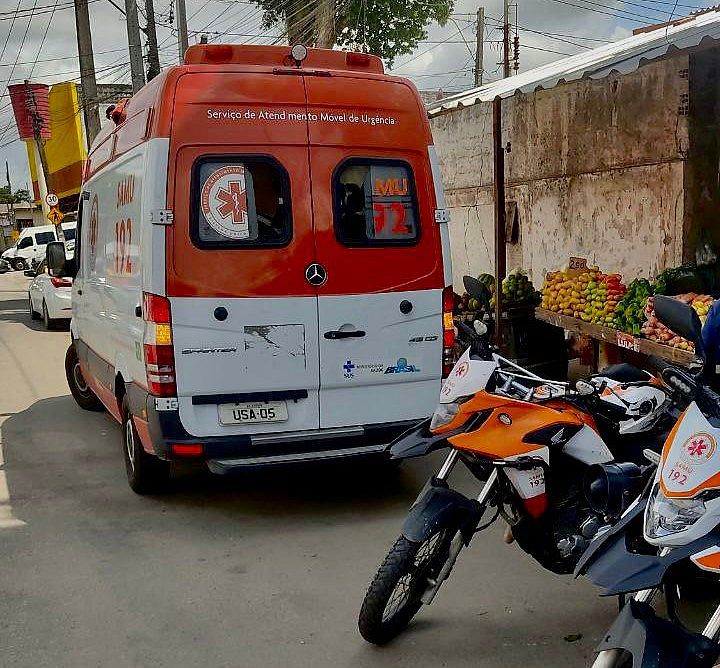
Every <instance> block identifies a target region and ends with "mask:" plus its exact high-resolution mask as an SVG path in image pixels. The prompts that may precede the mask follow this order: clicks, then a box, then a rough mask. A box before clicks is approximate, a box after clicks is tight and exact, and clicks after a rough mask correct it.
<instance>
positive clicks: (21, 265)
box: [12, 257, 28, 271]
mask: <svg viewBox="0 0 720 668" xmlns="http://www.w3.org/2000/svg"><path fill="white" fill-rule="evenodd" d="M12 266H13V269H14V270H15V271H25V270H26V269H27V268H28V266H27V262H25V260H24V259H23V258H21V257H16V258H15V259H14V260H13V261H12Z"/></svg>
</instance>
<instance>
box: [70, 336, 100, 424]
mask: <svg viewBox="0 0 720 668" xmlns="http://www.w3.org/2000/svg"><path fill="white" fill-rule="evenodd" d="M65 377H66V378H67V384H68V387H69V388H70V394H72V395H73V399H75V402H76V403H77V405H78V406H80V408H82V409H83V410H86V411H102V410H105V407H104V406H103V405H102V403H100V399H98V398H97V396H95V393H94V392H93V391H92V390H91V389H90V387H89V386H88V384H87V381H86V380H85V378H84V377H83V373H82V369H81V368H80V360H79V359H78V356H77V351H76V350H75V345H74V344H72V343H71V344H70V347H69V348H68V349H67V353H65Z"/></svg>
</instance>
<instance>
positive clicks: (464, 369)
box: [455, 362, 470, 378]
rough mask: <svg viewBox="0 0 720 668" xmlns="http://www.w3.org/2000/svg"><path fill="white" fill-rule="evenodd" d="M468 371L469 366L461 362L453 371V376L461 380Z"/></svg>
mask: <svg viewBox="0 0 720 668" xmlns="http://www.w3.org/2000/svg"><path fill="white" fill-rule="evenodd" d="M468 371H470V365H469V364H468V363H467V362H463V363H462V364H460V365H459V366H458V368H457V369H455V375H456V376H457V377H458V378H462V377H463V376H465V375H467V372H468Z"/></svg>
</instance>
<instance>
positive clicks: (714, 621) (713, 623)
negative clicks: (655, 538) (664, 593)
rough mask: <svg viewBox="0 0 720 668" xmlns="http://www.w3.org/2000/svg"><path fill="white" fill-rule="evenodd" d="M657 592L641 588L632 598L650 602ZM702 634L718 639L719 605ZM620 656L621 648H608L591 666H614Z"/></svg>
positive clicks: (719, 634)
mask: <svg viewBox="0 0 720 668" xmlns="http://www.w3.org/2000/svg"><path fill="white" fill-rule="evenodd" d="M669 551H670V550H669V548H663V550H662V551H661V552H660V556H664V555H666V554H667V553H668V552H669ZM657 592H658V589H643V590H642V591H639V592H638V593H637V594H635V596H634V597H633V598H634V599H635V600H636V601H637V602H638V603H650V602H651V601H652V600H653V598H655V595H656V594H657ZM702 635H704V636H705V637H706V638H709V639H710V640H712V641H714V642H718V641H719V640H720V605H719V606H718V607H717V608H715V612H714V613H713V615H712V617H710V619H709V620H708V622H707V624H706V625H705V628H704V629H703V631H702ZM621 656H622V650H618V649H610V650H605V651H604V652H600V654H598V656H597V659H595V663H593V665H592V668H614V667H615V662H616V661H618V660H619V659H620V657H621Z"/></svg>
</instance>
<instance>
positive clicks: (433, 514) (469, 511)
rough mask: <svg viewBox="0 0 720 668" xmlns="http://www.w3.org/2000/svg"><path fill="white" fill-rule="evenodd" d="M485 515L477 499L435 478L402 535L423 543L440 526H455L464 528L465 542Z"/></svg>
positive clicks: (411, 513)
mask: <svg viewBox="0 0 720 668" xmlns="http://www.w3.org/2000/svg"><path fill="white" fill-rule="evenodd" d="M482 514H483V508H482V506H481V505H480V504H479V503H478V502H477V501H476V500H475V499H468V498H467V497H466V496H464V495H463V494H460V492H456V491H455V490H454V489H450V488H449V487H447V484H446V483H443V482H442V481H440V480H437V479H435V478H433V479H432V480H431V482H430V486H429V487H428V488H427V490H425V492H424V493H421V495H420V496H419V497H418V499H417V501H416V502H415V503H414V504H413V506H412V508H410V512H409V513H408V516H407V518H406V519H405V523H404V524H403V527H402V535H403V536H405V538H407V539H408V540H411V541H414V542H416V543H422V542H423V541H424V540H426V539H427V538H429V537H430V536H432V535H433V534H434V533H436V532H437V531H439V530H440V529H444V528H451V529H455V530H459V531H461V532H462V534H463V538H464V539H465V543H468V542H469V541H470V538H471V537H472V534H473V532H474V531H475V528H476V527H477V525H478V523H479V522H480V518H481V517H482Z"/></svg>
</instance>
